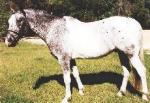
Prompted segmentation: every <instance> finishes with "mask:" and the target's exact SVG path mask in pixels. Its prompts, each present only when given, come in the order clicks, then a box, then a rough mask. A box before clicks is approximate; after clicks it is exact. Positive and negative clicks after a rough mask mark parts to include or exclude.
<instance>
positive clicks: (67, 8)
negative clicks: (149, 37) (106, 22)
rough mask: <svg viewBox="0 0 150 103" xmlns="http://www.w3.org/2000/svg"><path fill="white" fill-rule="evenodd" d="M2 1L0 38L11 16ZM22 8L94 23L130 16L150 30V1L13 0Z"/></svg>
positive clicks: (5, 3) (0, 7) (1, 0)
mask: <svg viewBox="0 0 150 103" xmlns="http://www.w3.org/2000/svg"><path fill="white" fill-rule="evenodd" d="M9 1H10V0H0V36H3V35H5V32H6V28H7V19H8V16H9V15H10V12H9V6H8V2H9ZM11 1H13V2H15V3H17V4H18V5H20V7H23V8H34V9H42V10H43V9H44V10H46V11H48V12H49V13H51V14H53V15H56V16H63V15H70V16H73V17H76V18H78V19H80V20H81V21H94V20H99V19H103V18H106V17H110V16H113V15H124V16H130V17H133V18H135V19H136V20H138V21H139V22H140V23H141V24H142V26H143V28H145V29H147V28H150V0H11Z"/></svg>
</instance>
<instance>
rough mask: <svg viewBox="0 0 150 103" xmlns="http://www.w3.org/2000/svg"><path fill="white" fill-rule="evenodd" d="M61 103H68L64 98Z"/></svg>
mask: <svg viewBox="0 0 150 103" xmlns="http://www.w3.org/2000/svg"><path fill="white" fill-rule="evenodd" d="M61 103H69V102H68V100H67V99H66V98H64V99H63V100H62V102H61Z"/></svg>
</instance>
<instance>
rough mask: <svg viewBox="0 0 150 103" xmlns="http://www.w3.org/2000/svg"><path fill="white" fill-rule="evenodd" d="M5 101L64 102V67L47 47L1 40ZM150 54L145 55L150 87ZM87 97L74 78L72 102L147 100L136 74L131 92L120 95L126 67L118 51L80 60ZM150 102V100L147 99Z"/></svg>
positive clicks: (0, 94)
mask: <svg viewBox="0 0 150 103" xmlns="http://www.w3.org/2000/svg"><path fill="white" fill-rule="evenodd" d="M0 48H2V49H0V102H1V103H60V102H61V100H62V98H63V97H64V93H65V87H64V82H63V75H62V70H61V69H60V66H59V65H58V63H57V61H56V59H54V58H53V57H52V56H51V55H50V53H49V50H48V48H47V47H46V46H40V45H32V44H28V43H23V42H22V43H20V44H19V45H17V46H16V47H15V48H8V47H6V46H5V44H4V43H0ZM149 61H150V55H145V64H146V67H147V80H148V81H147V83H148V88H150V75H149V73H150V62H149ZM77 65H78V68H79V71H80V77H81V80H82V82H83V84H84V86H85V90H84V93H85V95H84V96H80V95H79V94H78V89H77V84H76V81H75V80H74V78H73V77H72V82H71V85H72V101H71V103H145V101H143V100H142V99H141V96H140V95H139V94H140V93H139V92H137V91H135V90H134V88H133V87H132V86H133V78H132V73H131V75H130V81H129V82H128V87H127V93H126V95H125V96H123V97H122V98H119V97H117V96H116V94H117V92H118V91H119V88H120V85H121V81H122V72H123V70H122V68H121V65H120V63H119V59H118V56H117V54H116V53H113V54H111V55H108V56H106V57H103V58H100V59H85V60H82V59H77ZM147 103H150V102H147Z"/></svg>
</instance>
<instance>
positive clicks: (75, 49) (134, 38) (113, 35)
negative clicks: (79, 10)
mask: <svg viewBox="0 0 150 103" xmlns="http://www.w3.org/2000/svg"><path fill="white" fill-rule="evenodd" d="M11 10H12V11H13V14H12V15H11V16H10V18H9V20H8V23H9V27H8V32H7V36H6V39H5V44H6V45H7V46H8V47H14V46H16V44H17V42H18V41H19V40H20V39H21V38H22V37H24V36H26V34H27V32H26V31H29V30H32V31H33V32H34V33H35V34H36V35H38V36H39V37H40V38H41V39H42V40H43V41H44V42H45V43H46V44H47V46H48V48H49V50H50V53H51V54H52V55H53V56H54V57H55V58H56V59H57V60H58V63H59V64H60V66H61V69H62V71H63V78H64V83H65V89H66V91H65V92H66V93H65V97H64V98H63V100H62V103H68V101H69V99H70V98H71V90H70V82H71V78H70V74H71V73H72V74H73V76H74V77H75V80H76V81H77V85H78V88H79V94H80V95H84V92H83V90H84V86H83V84H82V81H81V79H80V75H79V70H78V68H77V66H76V61H75V59H76V58H83V59H84V58H100V57H102V56H106V55H107V54H109V53H110V52H112V51H115V50H118V51H119V52H118V55H119V58H120V61H121V66H122V69H123V80H122V85H121V87H120V90H119V92H118V93H117V95H118V96H120V97H122V96H123V94H124V93H125V92H126V87H127V81H128V77H129V69H130V68H132V67H134V68H135V70H136V71H137V73H136V75H139V77H140V79H135V80H136V81H135V82H136V85H138V81H141V85H142V98H143V99H144V100H146V101H148V98H147V95H148V88H147V80H146V68H145V66H144V64H143V63H142V60H141V58H140V54H142V53H143V52H142V27H141V25H140V24H139V23H138V22H137V21H136V20H135V19H133V18H130V17H122V16H113V17H109V18H105V19H102V20H98V21H94V22H82V21H79V20H78V19H76V18H73V17H70V16H63V17H56V16H53V15H51V14H48V13H47V12H45V11H42V10H33V9H19V8H17V7H15V6H11Z"/></svg>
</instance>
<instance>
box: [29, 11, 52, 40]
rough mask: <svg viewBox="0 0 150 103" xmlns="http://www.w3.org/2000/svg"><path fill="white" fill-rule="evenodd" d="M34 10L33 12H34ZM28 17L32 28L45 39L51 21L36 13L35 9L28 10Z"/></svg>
mask: <svg viewBox="0 0 150 103" xmlns="http://www.w3.org/2000/svg"><path fill="white" fill-rule="evenodd" d="M32 12H33V13H32ZM26 18H27V21H28V22H29V25H30V27H31V29H32V30H33V31H34V32H35V34H36V35H38V36H39V37H40V38H41V39H43V40H45V39H46V35H47V34H48V31H49V30H48V29H49V23H50V22H49V21H44V20H43V19H42V17H40V16H38V15H36V14H35V13H34V11H30V10H28V11H27V12H26Z"/></svg>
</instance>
